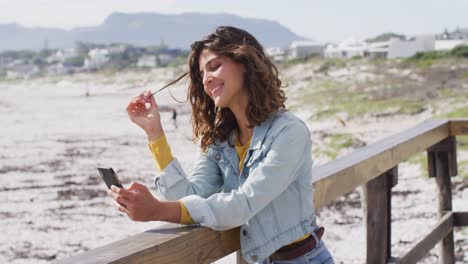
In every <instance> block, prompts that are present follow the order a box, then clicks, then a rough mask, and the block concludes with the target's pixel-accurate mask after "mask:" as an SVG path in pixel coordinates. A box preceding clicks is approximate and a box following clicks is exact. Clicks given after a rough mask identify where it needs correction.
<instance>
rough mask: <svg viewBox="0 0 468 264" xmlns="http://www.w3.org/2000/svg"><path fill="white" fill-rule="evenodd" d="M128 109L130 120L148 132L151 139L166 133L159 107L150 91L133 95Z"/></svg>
mask: <svg viewBox="0 0 468 264" xmlns="http://www.w3.org/2000/svg"><path fill="white" fill-rule="evenodd" d="M126 110H127V113H128V116H129V117H130V120H132V122H133V123H135V124H137V125H138V126H139V127H141V128H142V129H143V130H144V131H145V132H146V135H147V136H148V140H149V141H153V140H155V139H157V138H158V137H160V136H162V135H163V134H164V130H163V128H162V125H161V115H160V113H159V108H158V105H157V104H156V101H155V100H154V97H153V96H151V92H150V91H146V92H143V93H141V94H139V95H137V96H135V97H133V98H132V100H131V101H130V103H128V105H127V109H126Z"/></svg>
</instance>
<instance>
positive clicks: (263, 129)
mask: <svg viewBox="0 0 468 264" xmlns="http://www.w3.org/2000/svg"><path fill="white" fill-rule="evenodd" d="M280 111H282V110H278V111H276V112H274V113H271V114H270V116H269V117H268V118H267V119H266V120H265V121H263V123H261V124H260V125H258V126H256V127H255V128H254V132H253V136H252V141H251V145H250V149H251V150H255V149H260V148H261V146H262V144H263V140H264V139H265V136H266V134H267V132H268V130H269V129H270V127H271V123H272V122H273V120H274V119H275V117H276V115H277V114H278V113H279V112H280Z"/></svg>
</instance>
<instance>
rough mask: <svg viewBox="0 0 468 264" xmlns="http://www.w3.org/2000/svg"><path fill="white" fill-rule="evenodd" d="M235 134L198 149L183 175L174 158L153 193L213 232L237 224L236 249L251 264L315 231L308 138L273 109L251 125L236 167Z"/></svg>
mask: <svg viewBox="0 0 468 264" xmlns="http://www.w3.org/2000/svg"><path fill="white" fill-rule="evenodd" d="M234 139H235V135H234V133H232V134H231V135H230V137H229V139H228V140H229V141H230V142H227V141H228V140H226V141H224V142H221V143H219V144H213V145H211V146H209V147H208V148H207V150H206V151H204V152H202V151H201V152H200V155H199V157H198V159H197V160H196V161H195V164H194V166H193V168H192V171H191V173H190V174H189V175H187V174H186V173H185V172H184V171H183V169H182V167H181V166H180V163H179V162H178V161H177V159H173V160H172V161H171V162H170V164H169V165H168V166H167V167H166V168H165V169H164V170H163V171H162V172H161V174H160V175H159V177H156V179H155V185H156V187H157V190H158V195H159V196H160V197H161V198H163V199H167V200H179V199H180V200H181V201H182V202H183V203H184V205H185V206H186V208H187V210H188V211H189V213H190V215H191V217H192V219H193V220H194V221H195V222H197V223H199V224H200V225H202V226H205V227H209V228H211V229H214V230H227V229H231V228H234V227H237V226H241V231H240V242H241V251H242V254H243V256H244V258H245V260H246V261H247V262H249V263H255V262H257V261H261V260H263V259H266V258H268V257H269V256H270V255H271V254H272V253H273V252H275V251H276V250H277V249H279V248H280V247H282V246H284V245H287V244H289V243H291V242H293V241H294V240H297V239H298V238H301V237H303V236H304V235H306V234H307V233H310V232H313V230H315V229H316V228H317V227H316V224H315V212H314V205H313V189H312V156H311V155H312V153H311V151H312V149H311V148H312V141H311V138H310V133H309V130H308V128H307V126H306V125H305V124H304V123H303V122H302V121H301V120H300V119H298V118H297V117H296V116H295V115H293V114H292V113H291V112H288V111H283V110H279V111H277V112H276V113H274V114H272V115H271V116H270V117H269V118H268V119H267V120H266V121H264V122H263V123H262V124H260V125H258V126H256V127H255V128H254V132H253V137H252V140H251V143H250V147H249V150H248V153H247V156H246V157H245V159H244V162H243V165H242V171H239V157H238V155H237V152H236V150H235V148H234V147H233V146H234Z"/></svg>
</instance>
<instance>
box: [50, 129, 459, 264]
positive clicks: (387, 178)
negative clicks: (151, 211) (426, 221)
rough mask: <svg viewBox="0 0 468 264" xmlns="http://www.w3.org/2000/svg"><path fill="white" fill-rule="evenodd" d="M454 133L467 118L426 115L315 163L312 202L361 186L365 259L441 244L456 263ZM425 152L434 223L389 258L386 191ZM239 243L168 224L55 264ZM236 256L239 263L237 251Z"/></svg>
mask: <svg viewBox="0 0 468 264" xmlns="http://www.w3.org/2000/svg"><path fill="white" fill-rule="evenodd" d="M459 135H468V120H431V121H427V122H425V123H422V124H420V125H418V126H416V127H414V128H411V129H409V130H406V131H404V132H401V133H399V134H396V135H393V136H390V137H388V138H386V139H383V140H381V141H379V142H376V143H374V144H371V145H368V146H366V147H364V148H361V149H359V150H357V151H355V152H353V153H351V154H349V155H347V156H344V157H341V158H338V159H337V160H334V161H332V162H329V163H327V164H325V165H323V166H320V167H316V168H314V178H315V179H316V180H315V182H314V187H315V190H316V191H315V194H314V202H315V207H316V208H320V207H322V206H324V205H326V204H328V203H330V202H332V201H334V200H335V199H336V198H338V197H340V196H343V195H345V194H347V193H349V192H351V191H352V190H354V189H355V188H356V187H358V186H361V185H364V186H365V193H366V203H367V204H366V206H367V210H366V215H365V216H364V219H365V220H366V225H367V253H366V254H367V255H366V262H367V263H372V264H378V263H416V262H417V261H418V260H420V259H421V258H422V257H424V256H425V255H426V254H427V253H428V252H429V250H430V249H431V248H433V247H434V246H435V245H436V244H437V243H439V242H441V245H442V246H441V252H440V256H439V260H440V263H444V264H445V263H455V256H454V238H453V228H454V227H455V226H466V225H468V212H453V211H452V202H451V201H452V190H451V178H450V177H451V176H455V175H456V174H457V160H456V154H457V152H456V136H459ZM422 151H427V155H428V174H429V176H430V177H435V178H436V181H437V185H438V189H439V194H438V196H439V221H438V223H437V224H436V225H435V226H433V227H432V228H431V230H430V231H429V232H428V233H427V234H425V235H422V236H421V239H420V240H419V241H418V242H417V243H415V244H414V246H413V247H412V248H410V249H408V251H407V252H406V253H405V254H404V255H403V256H400V257H395V256H393V257H392V255H391V238H390V234H391V188H392V187H393V186H395V185H396V184H397V181H398V164H399V163H400V162H403V161H406V160H407V159H408V158H409V157H410V156H412V155H414V154H417V153H420V152H422ZM239 248H240V244H239V228H235V229H231V230H228V231H224V232H216V231H213V230H210V229H208V228H202V227H187V226H181V225H176V224H166V225H164V226H162V227H158V228H155V229H152V230H148V231H146V232H144V233H141V234H137V235H135V236H132V237H129V238H126V239H123V240H120V241H117V242H114V243H111V244H108V245H105V246H102V247H99V248H96V249H93V250H90V251H87V252H85V253H82V254H80V255H77V256H74V257H71V258H68V259H63V260H61V261H59V263H111V262H112V263H211V262H213V261H215V260H218V259H220V258H222V257H224V256H227V255H229V254H231V253H232V252H235V251H238V250H239ZM237 261H238V263H244V260H243V259H242V257H241V255H240V254H239V251H238V253H237Z"/></svg>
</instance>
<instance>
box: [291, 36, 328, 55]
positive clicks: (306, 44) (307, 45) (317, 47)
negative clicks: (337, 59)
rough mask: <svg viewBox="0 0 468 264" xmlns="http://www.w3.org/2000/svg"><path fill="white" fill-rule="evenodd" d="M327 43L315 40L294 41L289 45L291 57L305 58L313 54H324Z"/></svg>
mask: <svg viewBox="0 0 468 264" xmlns="http://www.w3.org/2000/svg"><path fill="white" fill-rule="evenodd" d="M324 49H325V45H324V44H322V43H319V42H315V41H304V40H302V41H293V42H291V44H290V45H289V56H290V58H305V57H308V56H312V55H317V56H323V51H324Z"/></svg>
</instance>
